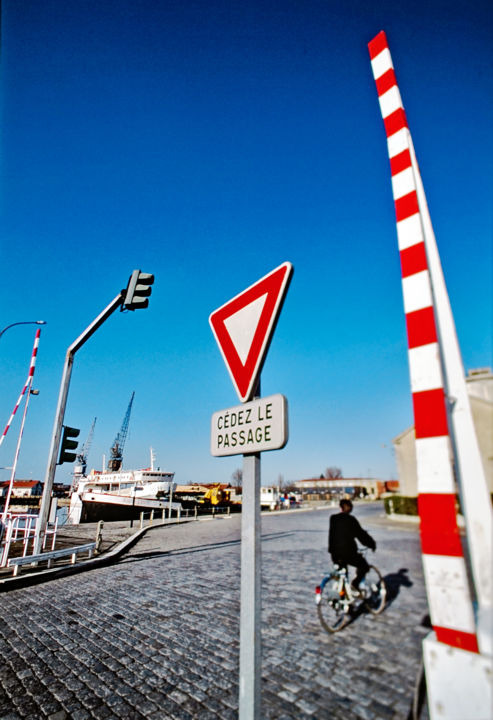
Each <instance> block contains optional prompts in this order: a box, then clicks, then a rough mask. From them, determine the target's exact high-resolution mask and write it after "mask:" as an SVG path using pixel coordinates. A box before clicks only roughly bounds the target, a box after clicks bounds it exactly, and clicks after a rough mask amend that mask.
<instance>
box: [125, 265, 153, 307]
mask: <svg viewBox="0 0 493 720" xmlns="http://www.w3.org/2000/svg"><path fill="white" fill-rule="evenodd" d="M153 282H154V275H151V274H150V273H143V272H141V271H140V270H134V271H133V273H132V274H131V275H130V278H129V280H128V285H127V287H126V289H125V290H123V292H124V296H123V304H122V308H121V309H122V310H123V308H125V309H126V310H139V309H140V308H146V307H147V306H148V305H149V300H148V299H147V298H148V297H149V295H150V294H151V292H152V288H151V285H152V284H153Z"/></svg>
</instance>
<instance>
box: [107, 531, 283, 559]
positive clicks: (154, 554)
mask: <svg viewBox="0 0 493 720" xmlns="http://www.w3.org/2000/svg"><path fill="white" fill-rule="evenodd" d="M288 535H293V533H292V532H278V533H268V534H266V535H262V542H263V541H264V540H277V539H278V538H282V537H287V536H288ZM240 543H241V538H238V539H237V540H225V541H222V542H217V543H207V544H206V545H192V546H191V547H187V548H178V549H176V550H156V551H152V550H150V551H147V552H143V553H133V554H132V555H124V556H123V557H122V559H121V560H120V563H121V564H124V563H125V564H127V563H132V562H140V561H142V560H150V559H151V558H158V557H166V556H167V555H188V554H190V553H197V552H205V551H207V550H217V549H219V548H225V547H232V546H234V545H239V544H240Z"/></svg>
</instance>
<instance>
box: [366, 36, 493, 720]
mask: <svg viewBox="0 0 493 720" xmlns="http://www.w3.org/2000/svg"><path fill="white" fill-rule="evenodd" d="M368 47H369V51H370V59H371V65H372V70H373V75H374V78H375V83H376V86H377V92H378V98H379V103H380V110H381V113H382V117H383V121H384V126H385V132H386V135H387V146H388V153H389V158H390V169H391V176H392V191H393V197H394V204H395V213H396V220H397V236H398V247H399V252H400V260H401V275H402V290H403V297H404V312H405V316H406V325H407V337H408V357H409V370H410V380H411V392H412V399H413V410H414V425H415V432H416V464H417V476H418V511H419V515H420V528H421V547H422V556H423V568H424V576H425V583H426V590H427V595H428V606H429V609H430V617H431V622H432V625H433V630H434V633H432V634H431V635H430V636H428V638H426V639H425V640H424V642H423V653H424V659H425V668H426V676H427V681H428V682H427V684H428V697H429V703H430V714H431V717H432V719H433V720H434V718H435V717H436V718H438V717H440V718H441V717H446V718H457V719H458V718H461V719H463V718H466V717H467V718H469V719H470V720H472V719H473V718H475V719H478V720H479V719H480V718H481V719H482V718H486V717H490V715H489V713H490V711H491V707H492V680H491V635H492V628H491V581H486V580H485V574H488V573H491V563H490V562H489V560H491V538H490V537H489V535H491V507H490V500H489V495H488V490H487V485H486V480H485V477H484V471H482V468H481V459H480V455H479V448H478V445H477V439H476V437H475V432H474V428H473V423H472V416H471V413H470V408H469V403H468V398H467V392H466V388H465V380H464V372H463V367H462V361H461V359H460V351H459V347H458V342H457V338H456V334H455V326H454V322H453V316H452V313H451V310H450V304H449V301H448V295H447V291H446V287H445V282H444V280H443V274H442V270H441V265H440V260H439V255H438V250H437V247H436V243H435V238H434V235H433V229H432V226H431V220H430V217H429V213H428V208H427V205H426V198H425V195H424V190H423V185H422V181H421V177H420V173H419V168H418V165H417V162H416V158H415V154H414V147H413V143H412V139H411V135H410V132H409V128H408V124H407V119H406V114H405V112H404V107H403V104H402V99H401V95H400V92H399V88H398V86H397V81H396V77H395V73H394V67H393V64H392V58H391V56H390V51H389V48H388V44H387V38H386V36H385V33H384V32H380V33H379V34H378V35H377V36H376V37H375V38H374V39H373V40H372V41H371V42H370V43H369V44H368ZM451 389H452V393H451ZM447 393H451V394H452V395H453V397H454V399H455V403H456V405H457V406H458V405H459V404H460V408H456V409H455V410H456V414H455V415H454V407H453V406H452V405H448V402H449V401H448V399H447ZM459 395H460V403H458V402H457V397H458V396H459ZM457 410H458V411H457ZM453 452H454V453H455V459H456V461H457V471H458V481H459V484H460V486H461V489H462V491H463V492H462V500H463V503H464V504H466V502H465V501H467V506H468V507H467V508H466V510H468V512H469V514H468V513H467V512H466V513H465V515H466V531H467V534H468V541H469V559H470V561H471V565H472V572H473V577H474V582H475V595H476V597H477V599H478V608H477V610H476V612H475V608H474V606H473V601H472V593H471V588H470V585H469V580H468V575H467V571H466V562H465V558H464V555H463V551H462V544H461V539H460V535H459V529H458V526H457V517H456V503H455V479H454V470H453ZM478 499H481V503H482V505H484V508H483V507H482V508H481V509H480V512H479V514H478V511H477V501H478ZM474 500H476V503H475V507H473V504H474ZM474 510H476V514H475V516H473V515H472V514H471V511H474ZM479 515H481V517H479ZM481 540H482V541H481ZM485 565H486V566H485ZM486 568H488V570H487V569H486ZM478 640H480V642H478ZM480 651H481V653H482V654H481V655H480V654H479V652H480Z"/></svg>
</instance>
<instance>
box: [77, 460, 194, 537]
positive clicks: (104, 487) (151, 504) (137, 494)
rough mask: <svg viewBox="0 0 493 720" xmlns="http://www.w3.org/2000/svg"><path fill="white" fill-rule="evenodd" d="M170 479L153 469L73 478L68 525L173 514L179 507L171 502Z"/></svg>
mask: <svg viewBox="0 0 493 720" xmlns="http://www.w3.org/2000/svg"><path fill="white" fill-rule="evenodd" d="M174 475H175V474H174V473H173V472H166V471H163V470H154V469H147V470H126V471H119V472H101V471H97V470H92V471H91V473H90V474H89V475H78V474H75V475H74V489H73V491H72V494H71V496H70V511H69V517H68V522H69V523H71V524H72V525H78V524H79V523H81V522H82V523H83V522H96V521H98V520H133V519H138V518H139V516H140V513H141V512H149V511H150V510H155V511H156V512H158V513H162V512H163V511H165V512H166V514H167V515H169V513H170V512H174V513H177V512H178V511H179V510H181V504H180V503H176V502H173V501H172V497H173V492H174V490H175V489H176V483H174V482H173V478H174Z"/></svg>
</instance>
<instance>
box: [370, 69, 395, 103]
mask: <svg viewBox="0 0 493 720" xmlns="http://www.w3.org/2000/svg"><path fill="white" fill-rule="evenodd" d="M375 83H376V86H377V93H378V96H379V97H380V95H383V94H384V93H386V92H387V90H390V88H392V87H394V86H396V85H397V80H396V77H395V72H394V70H393V68H390V69H389V70H387V72H384V74H383V75H380V77H379V78H377V79H376V80H375Z"/></svg>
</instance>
